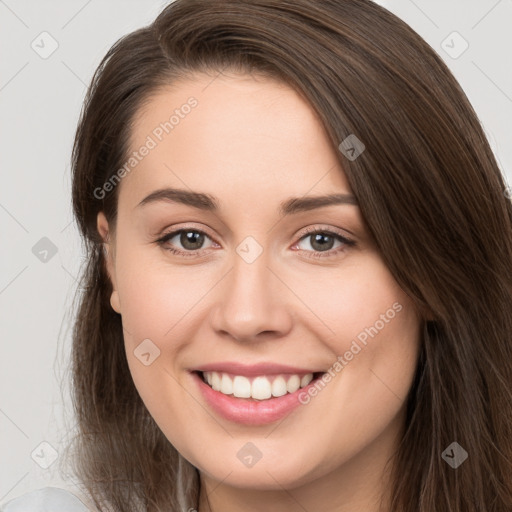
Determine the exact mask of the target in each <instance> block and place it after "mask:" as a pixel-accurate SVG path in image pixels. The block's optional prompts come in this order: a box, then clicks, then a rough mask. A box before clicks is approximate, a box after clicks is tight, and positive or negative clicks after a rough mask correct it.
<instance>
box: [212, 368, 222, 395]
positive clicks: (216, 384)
mask: <svg viewBox="0 0 512 512" xmlns="http://www.w3.org/2000/svg"><path fill="white" fill-rule="evenodd" d="M211 386H212V388H213V389H214V390H215V391H220V375H219V374H218V373H217V372H212V384H211Z"/></svg>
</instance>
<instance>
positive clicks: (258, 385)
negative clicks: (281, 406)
mask: <svg viewBox="0 0 512 512" xmlns="http://www.w3.org/2000/svg"><path fill="white" fill-rule="evenodd" d="M251 391H252V392H251V396H252V397H253V398H256V400H265V399H266V398H270V397H271V396H272V387H271V385H270V382H269V380H268V379H267V378H266V377H256V378H255V379H254V380H253V381H252V388H251Z"/></svg>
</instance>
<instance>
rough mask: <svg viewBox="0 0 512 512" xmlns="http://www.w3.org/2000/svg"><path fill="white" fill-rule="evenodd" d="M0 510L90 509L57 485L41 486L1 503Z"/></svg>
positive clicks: (59, 511)
mask: <svg viewBox="0 0 512 512" xmlns="http://www.w3.org/2000/svg"><path fill="white" fill-rule="evenodd" d="M0 512H90V510H89V509H88V508H87V507H86V506H85V505H84V504H83V502H82V501H81V500H80V499H79V498H77V497H76V496H75V495H74V494H73V493H71V492H70V491H67V490H65V489H59V488H58V487H43V488H42V489H37V490H35V491H31V492H27V493H25V494H22V495H21V496H19V497H18V498H14V499H12V500H10V501H8V502H7V503H5V504H3V505H1V506H0Z"/></svg>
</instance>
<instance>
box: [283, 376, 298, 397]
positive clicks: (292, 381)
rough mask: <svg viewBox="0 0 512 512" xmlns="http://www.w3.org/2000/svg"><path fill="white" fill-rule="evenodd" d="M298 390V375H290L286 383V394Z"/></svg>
mask: <svg viewBox="0 0 512 512" xmlns="http://www.w3.org/2000/svg"><path fill="white" fill-rule="evenodd" d="M299 388H300V378H299V376H298V375H292V376H291V377H290V378H289V379H288V382H287V383H286V389H287V390H288V393H293V392H295V391H297V389H299Z"/></svg>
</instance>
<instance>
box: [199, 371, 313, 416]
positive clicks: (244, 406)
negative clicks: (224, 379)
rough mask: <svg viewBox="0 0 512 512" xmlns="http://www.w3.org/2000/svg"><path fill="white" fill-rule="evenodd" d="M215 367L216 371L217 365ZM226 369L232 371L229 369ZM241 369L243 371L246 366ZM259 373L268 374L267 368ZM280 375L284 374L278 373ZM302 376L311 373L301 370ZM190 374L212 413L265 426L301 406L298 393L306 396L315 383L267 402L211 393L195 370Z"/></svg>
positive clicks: (215, 392)
mask: <svg viewBox="0 0 512 512" xmlns="http://www.w3.org/2000/svg"><path fill="white" fill-rule="evenodd" d="M215 367H216V368H219V366H218V365H216V366H215ZM223 368H225V367H223ZM230 368H231V369H232V367H231V366H230ZM245 368H246V369H247V367H245ZM281 368H282V367H281ZM252 369H254V368H252ZM205 371H209V370H205ZM212 371H214V370H212ZM238 371H239V370H238ZM258 372H260V370H258ZM260 373H261V372H260ZM263 373H267V374H268V373H269V372H268V367H266V371H265V372H263ZM281 373H284V372H282V371H281ZM294 373H295V372H294ZM305 373H313V372H310V371H305ZM191 375H192V377H193V379H194V380H195V381H196V383H197V385H198V386H199V389H200V391H201V393H202V395H203V397H204V399H205V401H206V402H207V404H208V405H209V406H210V407H211V408H212V409H213V410H214V411H215V412H216V413H218V414H219V415H221V416H222V417H224V418H225V419H227V420H229V421H233V422H235V423H239V424H242V425H265V424H268V423H272V422H274V421H278V420H280V419H282V418H284V417H285V416H287V415H288V414H290V413H291V412H292V411H293V410H295V409H296V408H297V407H299V406H300V405H301V402H300V401H299V394H300V393H307V392H308V388H309V387H311V386H313V385H314V384H315V383H316V381H317V380H318V379H313V380H312V381H311V382H310V383H309V384H308V385H307V386H305V387H303V388H299V389H298V390H297V391H295V392H294V393H288V394H286V395H283V396H279V397H273V398H269V399H268V400H255V399H254V398H236V397H234V396H232V395H225V394H223V393H221V392H220V391H215V390H213V389H212V388H211V387H210V386H209V385H208V384H206V383H205V382H204V381H203V379H202V377H201V375H200V374H199V373H197V372H196V371H193V372H191ZM237 375H240V373H237ZM245 375H247V374H245Z"/></svg>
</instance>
